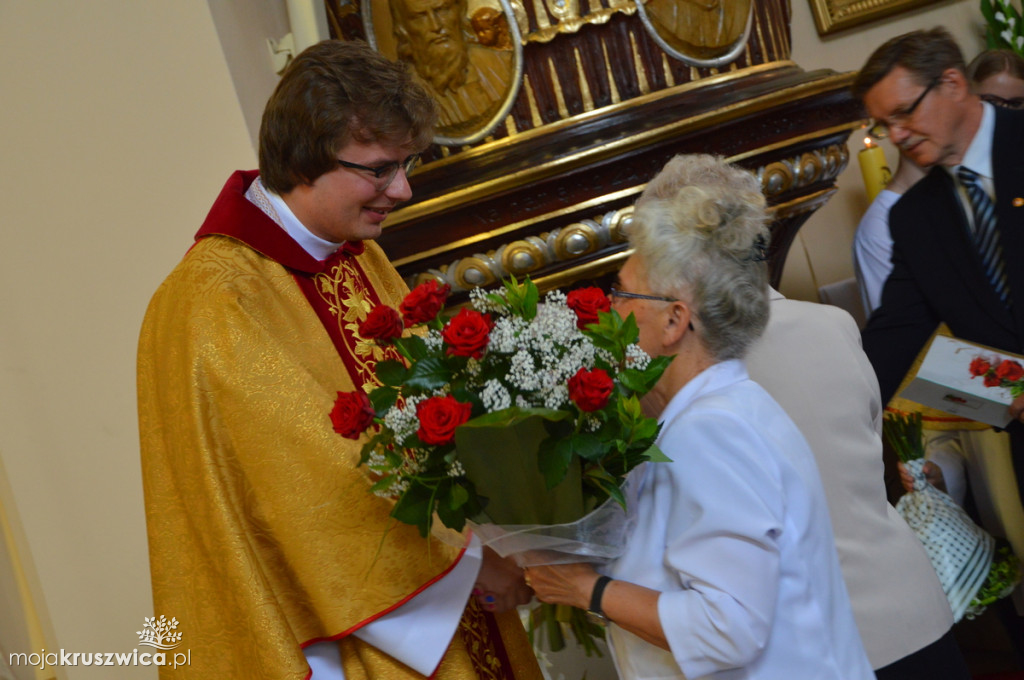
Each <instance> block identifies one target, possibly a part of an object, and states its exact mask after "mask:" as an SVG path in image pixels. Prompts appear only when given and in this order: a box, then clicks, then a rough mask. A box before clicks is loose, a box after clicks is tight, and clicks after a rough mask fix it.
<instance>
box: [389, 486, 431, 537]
mask: <svg viewBox="0 0 1024 680" xmlns="http://www.w3.org/2000/svg"><path fill="white" fill-rule="evenodd" d="M432 499H433V489H431V488H429V487H427V486H425V485H424V484H422V483H420V482H417V481H413V482H412V483H411V484H410V485H409V488H408V489H407V490H406V492H405V493H403V494H402V496H401V498H399V499H398V502H397V503H395V507H394V508H393V509H392V510H391V516H392V517H394V518H395V519H397V520H398V521H399V522H405V523H406V524H412V525H414V526H416V527H418V528H419V530H420V536H423V537H424V538H426V537H427V534H428V533H429V532H430V521H431V518H432V517H433V508H431V507H430V506H431V502H432Z"/></svg>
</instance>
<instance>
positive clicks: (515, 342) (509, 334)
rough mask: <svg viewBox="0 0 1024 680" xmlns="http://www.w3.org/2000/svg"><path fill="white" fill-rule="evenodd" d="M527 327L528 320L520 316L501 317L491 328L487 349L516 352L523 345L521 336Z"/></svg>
mask: <svg viewBox="0 0 1024 680" xmlns="http://www.w3.org/2000/svg"><path fill="white" fill-rule="evenodd" d="M526 327H527V323H526V321H524V320H523V319H522V318H520V317H518V316H514V317H510V316H504V317H500V318H499V319H498V320H497V321H495V322H494V327H493V328H492V329H491V335H490V339H489V341H488V344H487V350H488V351H489V352H498V353H499V354H514V353H515V352H516V351H517V350H518V349H519V348H520V347H521V342H520V340H519V336H520V334H521V333H522V332H523V330H524V329H526Z"/></svg>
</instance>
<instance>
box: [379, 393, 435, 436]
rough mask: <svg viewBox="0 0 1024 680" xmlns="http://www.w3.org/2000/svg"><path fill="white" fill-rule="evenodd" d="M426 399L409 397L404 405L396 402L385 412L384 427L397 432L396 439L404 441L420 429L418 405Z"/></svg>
mask: <svg viewBox="0 0 1024 680" xmlns="http://www.w3.org/2000/svg"><path fill="white" fill-rule="evenodd" d="M424 399H425V397H409V398H407V399H406V400H405V405H404V406H399V405H398V404H395V405H394V406H392V407H391V408H389V409H388V412H387V413H385V414H384V427H386V428H387V429H389V430H391V431H392V432H394V433H395V439H396V440H398V441H402V440H403V439H405V438H406V437H408V436H409V435H411V434H415V432H416V430H418V429H419V427H420V421H419V419H418V418H417V417H416V405H417V404H418V403H420V402H421V401H423V400H424Z"/></svg>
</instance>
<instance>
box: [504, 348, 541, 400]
mask: <svg viewBox="0 0 1024 680" xmlns="http://www.w3.org/2000/svg"><path fill="white" fill-rule="evenodd" d="M539 376H540V374H539V372H538V371H537V366H536V364H534V362H533V356H532V355H531V354H530V353H529V352H528V351H526V350H520V351H518V352H516V353H515V354H513V355H512V364H511V366H509V369H508V381H509V383H510V384H511V385H512V386H513V387H515V388H516V389H517V390H519V391H521V392H532V391H534V390H536V389H537V388H539V387H540V380H539Z"/></svg>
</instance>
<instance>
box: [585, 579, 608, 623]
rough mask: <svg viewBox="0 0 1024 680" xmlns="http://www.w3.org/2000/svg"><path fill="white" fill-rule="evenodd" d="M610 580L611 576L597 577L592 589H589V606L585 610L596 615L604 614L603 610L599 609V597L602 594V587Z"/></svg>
mask: <svg viewBox="0 0 1024 680" xmlns="http://www.w3.org/2000/svg"><path fill="white" fill-rule="evenodd" d="M611 581H612V577H611V576H601V577H599V578H598V579H597V582H596V583H594V589H593V590H592V591H590V608H589V609H588V610H587V611H589V612H590V613H592V614H597V615H598V616H604V610H603V609H601V598H602V597H603V596H604V589H605V588H606V587H607V586H608V584H609V583H611Z"/></svg>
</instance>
